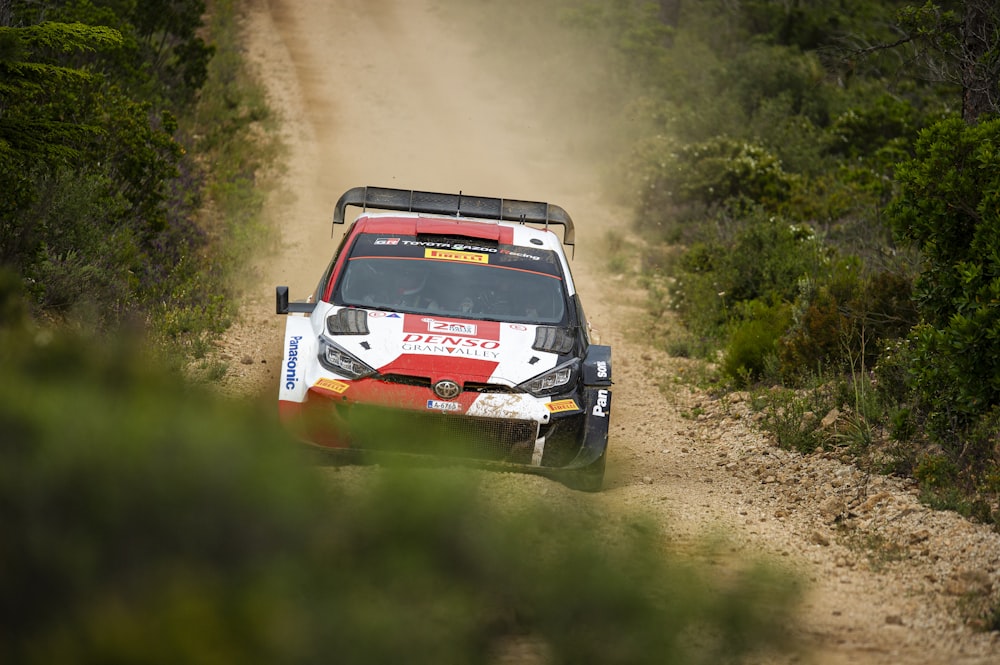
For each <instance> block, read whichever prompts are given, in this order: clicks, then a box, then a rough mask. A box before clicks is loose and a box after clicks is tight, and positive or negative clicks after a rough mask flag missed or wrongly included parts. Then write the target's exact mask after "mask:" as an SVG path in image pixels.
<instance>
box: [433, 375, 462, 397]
mask: <svg viewBox="0 0 1000 665" xmlns="http://www.w3.org/2000/svg"><path fill="white" fill-rule="evenodd" d="M434 394H435V395H437V396H438V397H440V398H441V399H455V398H456V397H458V396H459V395H460V394H462V387H461V386H460V385H458V384H457V383H455V382H454V381H452V380H451V379H445V380H444V381H438V382H437V383H435V384H434Z"/></svg>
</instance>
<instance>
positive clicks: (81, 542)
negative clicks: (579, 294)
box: [0, 278, 796, 665]
mask: <svg viewBox="0 0 1000 665" xmlns="http://www.w3.org/2000/svg"><path fill="white" fill-rule="evenodd" d="M8 287H9V285H7V284H5V283H4V281H3V279H2V278H0V312H4V313H5V314H6V313H8V312H10V313H11V316H12V317H13V318H16V319H17V321H15V322H12V325H11V327H10V328H7V327H2V328H0V379H2V380H0V432H2V437H3V445H2V446H0V527H2V531H3V535H4V538H3V541H2V543H0V570H2V571H3V574H2V575H0V661H3V662H10V663H24V664H25V665H33V664H36V663H37V664H41V663H53V662H58V663H69V664H74V663H80V664H85V663H150V664H154V663H164V664H166V663H208V662H230V663H236V662H239V663H248V664H251V665H253V664H256V663H313V662H319V661H329V660H334V661H336V662H338V663H345V664H348V665H351V664H357V665H363V664H366V663H388V662H406V663H415V664H417V665H419V664H421V663H470V664H475V663H492V662H497V661H498V660H504V658H502V657H501V656H504V655H506V654H505V653H504V648H507V650H508V651H509V650H510V649H511V645H514V646H515V647H516V646H517V645H519V644H523V643H525V642H527V643H529V644H531V645H532V646H533V647H535V646H538V645H541V648H542V649H544V651H545V653H546V655H547V656H549V657H550V659H551V661H552V662H572V663H581V664H582V665H587V664H589V663H595V664H596V663H607V662H616V663H625V664H630V663H631V664H636V665H639V664H643V663H661V662H729V661H730V660H736V661H738V660H741V659H742V657H744V656H745V655H747V654H750V653H752V652H754V651H759V650H762V649H769V650H770V651H771V652H773V650H774V649H782V648H783V647H784V646H785V645H786V644H787V642H786V638H787V636H788V634H789V630H790V627H791V626H792V625H793V624H792V622H793V620H794V616H795V613H794V611H793V610H792V604H791V602H792V601H793V599H794V598H795V596H796V589H795V587H794V585H793V584H791V583H790V581H789V580H788V578H787V576H786V575H783V574H780V573H778V571H776V570H773V569H771V568H770V567H768V566H764V565H762V564H761V565H757V564H750V565H740V566H734V567H730V568H727V574H726V575H725V579H724V580H721V581H720V580H719V579H718V576H717V574H716V571H714V570H710V569H708V568H703V567H702V566H701V565H699V564H696V563H693V562H691V561H687V560H685V559H684V558H683V557H681V556H680V555H678V554H677V553H676V552H675V551H673V549H672V548H671V547H670V546H669V543H668V542H667V541H666V540H665V537H664V535H663V534H662V533H660V532H659V531H658V529H657V528H655V527H654V526H653V525H651V524H650V523H649V522H648V520H644V519H642V518H640V517H629V518H624V519H623V518H622V516H620V515H617V516H615V517H614V519H607V518H606V517H602V516H600V515H599V514H598V511H593V510H584V511H581V510H580V504H579V503H578V502H576V501H571V500H566V501H565V502H563V501H560V499H559V497H558V496H556V495H558V494H559V493H556V494H551V493H550V494H549V495H548V496H547V497H545V501H544V503H542V502H536V501H534V500H531V499H530V497H528V496H527V494H523V495H522V494H519V495H517V496H516V499H514V498H512V499H510V501H509V503H504V501H505V500H506V499H505V497H507V492H506V490H505V492H503V493H499V494H498V493H493V494H491V493H489V492H488V489H487V488H485V487H483V486H480V485H479V484H478V483H477V480H478V479H480V478H482V476H480V475H478V474H474V473H472V472H471V471H469V470H464V469H456V468H445V469H406V468H394V469H381V468H370V469H368V470H367V471H366V473H365V475H364V476H362V477H360V480H359V475H358V474H355V473H348V472H342V473H337V472H336V471H335V470H328V469H320V468H316V467H315V466H312V465H309V464H306V461H305V460H304V459H303V458H302V457H301V456H300V455H298V454H297V450H296V449H294V448H293V445H294V444H293V442H292V441H291V440H290V438H289V437H288V436H287V435H286V434H285V433H284V432H282V431H281V430H280V429H279V428H278V426H277V424H276V422H274V420H273V419H272V418H270V417H268V416H267V415H266V414H265V413H264V412H261V411H260V410H259V409H255V408H253V405H240V404H235V403H232V402H230V401H227V400H222V399H218V398H213V397H212V396H211V395H208V394H206V393H203V392H201V391H199V390H198V389H196V388H193V387H191V386H189V385H185V384H182V383H180V382H178V381H177V379H176V378H175V377H173V376H172V375H168V374H165V373H163V372H162V371H160V370H159V369H158V368H159V367H160V366H161V363H160V362H159V361H158V360H157V359H156V358H155V357H148V356H147V355H146V354H145V353H144V352H142V351H141V349H138V348H137V347H136V346H135V345H134V344H133V343H132V341H130V340H110V339H107V338H105V339H102V340H101V342H100V343H99V344H98V343H94V342H91V341H88V340H86V339H80V338H71V337H66V336H62V335H52V334H49V333H43V332H42V331H37V330H36V331H32V333H31V334H26V331H25V330H24V329H23V327H24V326H25V325H27V324H26V323H25V322H24V320H23V318H21V317H18V316H17V314H16V313H17V311H18V310H19V307H18V306H15V305H11V304H9V303H8V302H7V301H8V300H10V299H11V298H15V299H16V298H17V296H16V288H13V287H12V288H8ZM14 323H16V324H17V325H16V326H15V325H14ZM67 367H72V368H73V371H66V368H67ZM392 431H394V432H395V433H394V435H395V436H407V434H406V431H405V429H404V428H403V427H398V426H397V427H396V428H394V430H392ZM484 484H485V483H484ZM507 489H509V488H507ZM529 493H530V492H529ZM562 496H563V498H566V495H562ZM507 498H510V497H507ZM498 499H499V500H498ZM525 499H527V500H525ZM592 507H593V506H592ZM595 524H600V525H602V527H601V529H600V530H599V531H595V530H594V525H595ZM526 552H528V553H530V556H526V555H525V553H526ZM701 631H707V632H708V634H709V635H711V639H706V640H699V639H691V638H692V636H693V635H700V634H702V633H701Z"/></svg>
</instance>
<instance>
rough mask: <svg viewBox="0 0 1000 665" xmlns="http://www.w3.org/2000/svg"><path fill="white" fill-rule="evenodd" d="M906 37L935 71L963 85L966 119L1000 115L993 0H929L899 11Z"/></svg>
mask: <svg viewBox="0 0 1000 665" xmlns="http://www.w3.org/2000/svg"><path fill="white" fill-rule="evenodd" d="M899 18H900V26H901V28H902V29H903V30H904V31H905V37H904V38H903V39H900V40H899V41H898V42H896V43H894V44H888V45H882V46H883V47H896V46H899V45H901V44H904V43H907V42H913V43H914V44H915V45H916V47H917V49H918V53H919V55H920V56H921V57H922V60H923V62H924V63H925V64H926V66H927V69H928V72H929V73H930V75H931V76H932V77H933V78H935V79H937V80H940V81H946V82H950V83H954V84H957V85H958V86H960V87H961V90H962V118H963V119H964V120H965V122H967V123H969V124H975V123H976V122H978V121H979V119H980V118H981V117H982V116H983V115H986V114H1000V6H998V5H997V3H996V2H994V0H962V1H952V2H945V3H940V4H939V3H933V2H927V3H925V4H923V5H921V6H919V7H917V6H908V7H906V8H904V9H903V10H902V11H901V12H900V14H899Z"/></svg>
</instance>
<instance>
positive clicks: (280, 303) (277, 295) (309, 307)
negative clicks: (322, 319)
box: [274, 286, 316, 314]
mask: <svg viewBox="0 0 1000 665" xmlns="http://www.w3.org/2000/svg"><path fill="white" fill-rule="evenodd" d="M310 300H311V298H310ZM314 309H316V303H314V302H293V303H290V302H288V287H287V286H278V287H276V288H275V289H274V310H275V312H276V313H278V314H288V313H289V312H292V313H294V314H312V311H313V310H314Z"/></svg>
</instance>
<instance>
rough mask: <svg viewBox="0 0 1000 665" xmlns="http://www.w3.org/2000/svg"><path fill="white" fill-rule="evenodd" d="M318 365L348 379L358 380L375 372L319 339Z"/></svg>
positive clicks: (336, 347)
mask: <svg viewBox="0 0 1000 665" xmlns="http://www.w3.org/2000/svg"><path fill="white" fill-rule="evenodd" d="M319 364H320V365H322V366H323V367H325V368H327V369H328V370H330V371H331V372H336V373H337V374H340V375H341V376H344V377H347V378H348V379H360V378H362V377H365V376H368V375H370V374H374V373H375V370H374V369H372V368H371V367H369V366H368V365H366V364H365V363H363V362H361V361H360V360H358V359H357V358H355V357H354V356H352V355H351V354H350V353H348V352H347V351H344V350H343V349H342V348H340V347H339V346H337V345H336V344H334V343H333V342H331V341H330V340H328V339H326V338H325V337H320V338H319Z"/></svg>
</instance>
